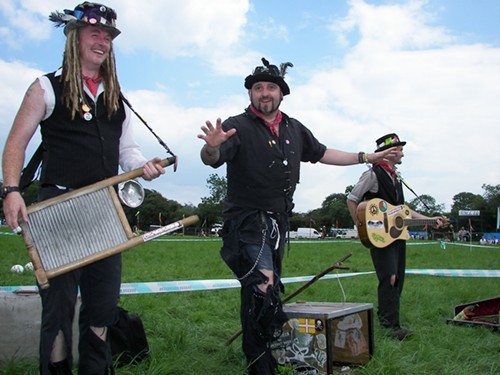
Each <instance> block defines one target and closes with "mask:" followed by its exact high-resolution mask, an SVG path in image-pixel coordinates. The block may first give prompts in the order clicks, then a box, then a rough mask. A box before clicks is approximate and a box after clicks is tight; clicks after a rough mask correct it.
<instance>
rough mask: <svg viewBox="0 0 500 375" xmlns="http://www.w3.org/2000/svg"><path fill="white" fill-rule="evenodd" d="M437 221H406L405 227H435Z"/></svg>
mask: <svg viewBox="0 0 500 375" xmlns="http://www.w3.org/2000/svg"><path fill="white" fill-rule="evenodd" d="M434 224H436V220H434V219H405V225H406V226H407V227H415V226H418V225H434Z"/></svg>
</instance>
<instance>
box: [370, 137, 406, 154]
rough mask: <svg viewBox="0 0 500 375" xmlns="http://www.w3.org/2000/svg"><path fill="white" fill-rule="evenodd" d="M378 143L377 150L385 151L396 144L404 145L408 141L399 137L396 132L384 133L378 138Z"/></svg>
mask: <svg viewBox="0 0 500 375" xmlns="http://www.w3.org/2000/svg"><path fill="white" fill-rule="evenodd" d="M376 143H377V149H376V150H375V152H380V151H384V150H387V149H388V148H391V147H395V146H404V145H405V144H406V142H404V141H400V140H399V137H398V135H397V134H396V133H390V134H387V135H384V136H383V137H380V138H379V139H377V141H376Z"/></svg>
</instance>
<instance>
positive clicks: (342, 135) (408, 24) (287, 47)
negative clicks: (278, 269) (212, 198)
mask: <svg viewBox="0 0 500 375" xmlns="http://www.w3.org/2000/svg"><path fill="white" fill-rule="evenodd" d="M2 4H3V5H2V7H1V8H0V79H1V82H2V85H1V87H0V144H1V145H2V148H3V145H4V143H5V139H6V136H7V134H8V131H9V128H10V126H11V124H12V121H13V119H14V116H15V114H16V111H17V109H18V108H19V105H20V103H21V101H22V98H23V95H24V93H25V91H26V89H27V87H28V86H29V84H30V83H31V82H32V81H33V80H34V79H36V77H38V76H40V75H41V74H44V73H45V72H49V71H52V70H55V69H57V68H58V67H59V66H60V64H61V61H62V52H63V47H64V41H65V37H64V35H63V32H62V30H61V29H56V28H54V27H53V25H52V24H51V22H50V21H48V19H47V17H48V14H49V13H50V12H51V11H54V10H59V11H62V10H63V9H65V8H73V7H74V6H75V5H76V4H77V3H76V2H75V3H70V2H68V1H56V0H53V1H51V0H46V1H38V0H24V1H14V0H4V1H3V2H2ZM106 4H107V5H109V6H111V7H113V8H115V10H116V11H117V13H118V20H117V24H118V28H120V29H121V30H122V34H121V35H120V36H119V37H118V38H117V39H116V40H115V51H116V58H117V64H118V73H119V77H120V82H121V85H122V88H123V90H124V91H125V92H126V94H127V95H128V97H129V99H130V101H131V103H132V105H133V106H134V108H135V109H136V110H137V111H138V112H139V113H140V114H141V115H142V117H144V118H145V119H146V120H147V122H148V123H149V125H150V126H151V127H152V128H153V129H154V130H155V132H156V133H157V134H158V135H159V136H160V137H161V138H162V139H163V140H164V141H165V142H166V143H167V144H168V145H169V147H170V148H171V149H172V150H173V151H174V152H175V153H177V154H178V155H179V158H180V164H179V169H178V171H177V172H176V173H175V174H174V173H172V170H171V169H170V170H169V171H168V173H167V175H165V176H162V177H161V178H160V179H157V180H156V181H154V182H151V183H144V184H143V185H144V187H145V188H148V189H154V190H157V191H159V192H160V193H161V194H162V195H163V196H165V197H166V198H169V199H173V200H176V201H178V202H180V203H183V204H186V203H191V204H194V205H197V204H198V203H199V202H200V199H201V197H204V196H207V195H208V194H209V192H208V189H207V186H206V179H207V178H208V176H209V174H211V173H218V174H220V175H224V174H225V169H224V168H219V169H217V170H213V169H212V168H210V167H206V166H204V165H203V164H202V163H201V161H200V159H199V150H200V148H201V146H202V145H203V142H202V141H201V140H199V139H198V138H197V137H196V135H197V134H199V133H200V127H201V126H202V125H203V124H204V121H205V120H207V119H210V120H215V119H216V118H217V117H221V118H223V119H225V118H227V117H229V116H231V115H235V114H237V113H240V112H241V111H242V110H243V109H244V108H245V107H246V106H247V104H248V96H247V93H246V90H245V89H244V87H243V81H244V78H245V76H246V75H248V74H249V73H250V72H251V71H252V70H253V68H254V67H255V66H256V65H260V59H261V57H263V56H265V57H266V58H267V59H268V60H270V61H271V62H272V63H274V64H276V65H278V64H279V63H281V62H285V61H290V62H292V63H293V64H294V67H293V68H291V69H289V71H288V75H287V81H288V83H289V85H290V88H291V95H289V96H287V97H286V98H285V101H284V102H283V104H282V110H283V111H284V112H286V113H287V114H289V115H290V116H292V117H295V118H297V119H299V120H300V121H301V122H303V123H304V124H305V125H306V126H307V127H309V128H310V129H311V130H312V131H313V133H314V134H315V135H316V137H317V138H318V139H319V140H320V141H321V142H323V143H324V144H326V145H327V146H329V147H332V148H338V149H342V150H346V151H356V152H357V151H360V150H364V151H373V149H374V148H375V139H377V138H378V137H380V136H382V135H384V134H386V133H390V132H396V133H398V134H399V135H400V137H401V138H402V139H403V140H406V141H407V142H408V143H407V145H406V146H405V150H404V152H405V158H404V159H403V164H402V165H401V167H400V171H401V173H402V175H403V176H404V177H405V179H406V181H407V183H408V184H409V185H410V186H411V187H412V188H413V190H414V191H415V192H417V193H418V194H429V195H431V196H433V197H434V198H435V199H436V202H437V203H438V204H441V203H442V204H445V208H446V209H447V210H449V209H450V208H451V207H450V206H451V202H452V198H453V196H454V195H455V194H457V193H460V192H472V193H475V194H481V193H482V192H483V190H482V189H481V186H482V185H483V184H493V185H496V184H499V183H500V168H499V167H498V166H499V165H500V153H499V152H498V150H499V142H500V130H499V129H500V126H499V125H500V105H499V104H498V102H499V98H500V22H498V20H499V19H500V1H497V0H476V1H468V0H428V1H423V0H420V1H418V0H414V1H402V0H401V1H398V0H393V1H382V0H379V1H370V0H365V1H362V0H352V1H344V0H335V1H334V0H309V1H303V0H256V1H248V0H210V1H207V0H185V1H173V0H151V1H141V2H138V1H131V0H109V1H107V2H106ZM134 128H135V132H136V136H137V140H138V142H139V143H140V144H141V146H142V148H143V152H144V154H145V155H146V156H147V157H148V158H152V157H154V156H157V155H159V156H162V157H163V156H166V154H165V152H164V150H163V149H162V148H161V146H160V145H159V144H158V143H157V142H156V139H155V138H154V137H153V136H152V135H151V134H149V133H148V131H147V130H146V129H145V128H144V126H143V125H142V124H141V123H140V122H139V121H138V120H134ZM38 141H39V139H34V140H33V142H32V144H30V148H29V149H28V154H29V155H27V157H29V156H30V155H31V153H32V152H33V150H34V149H35V147H36V145H37V143H38ZM365 168H366V167H365V166H362V165H357V166H351V167H332V166H325V165H311V164H303V167H302V174H301V183H300V185H299V186H298V189H297V192H296V195H295V203H296V211H299V212H306V211H308V210H311V209H315V208H318V207H320V205H321V203H322V202H323V200H324V199H325V198H326V196H328V195H329V194H332V193H343V192H344V190H345V187H346V186H347V185H351V184H354V183H355V182H356V181H357V179H358V177H359V175H360V174H361V173H362V172H363V171H364V169H365ZM406 198H407V200H410V199H412V198H413V195H412V194H411V193H410V192H408V191H407V192H406Z"/></svg>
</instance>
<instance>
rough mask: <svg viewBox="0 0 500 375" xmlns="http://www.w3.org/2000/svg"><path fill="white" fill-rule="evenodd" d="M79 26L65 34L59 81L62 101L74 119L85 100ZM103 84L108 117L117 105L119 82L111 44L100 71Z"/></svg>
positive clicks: (80, 110) (85, 102)
mask: <svg viewBox="0 0 500 375" xmlns="http://www.w3.org/2000/svg"><path fill="white" fill-rule="evenodd" d="M78 30H79V28H76V29H73V30H69V31H68V34H67V35H66V37H67V38H66V46H65V48H64V57H63V72H62V76H61V81H62V83H63V103H64V104H65V105H66V107H67V108H68V109H69V110H70V111H71V118H72V119H74V118H75V116H76V113H77V112H79V113H81V112H82V104H86V105H87V106H88V105H89V103H88V102H87V98H86V95H85V93H84V90H83V83H82V67H81V64H80V55H79V39H78ZM100 74H101V77H102V82H103V84H104V87H105V90H104V94H103V95H104V105H105V106H106V109H107V112H108V118H111V115H112V114H113V113H114V112H116V110H117V109H118V107H119V98H120V84H119V83H118V77H117V76H116V62H115V54H114V51H113V45H111V49H110V50H109V54H108V58H107V59H106V60H105V61H104V63H103V64H102V66H101V71H100Z"/></svg>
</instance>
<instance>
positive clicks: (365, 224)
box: [357, 198, 411, 249]
mask: <svg viewBox="0 0 500 375" xmlns="http://www.w3.org/2000/svg"><path fill="white" fill-rule="evenodd" d="M357 211H358V212H357V214H358V220H359V222H358V233H359V238H360V240H361V243H362V244H363V245H364V246H366V247H368V248H372V247H377V248H380V249H381V248H384V247H387V246H388V245H390V244H391V243H393V242H394V241H396V240H408V239H409V238H410V233H409V232H408V227H407V221H408V220H411V211H410V209H409V208H408V206H405V205H404V204H402V205H398V206H393V205H391V204H389V203H387V202H386V201H385V200H383V199H379V198H374V199H371V200H369V201H365V202H361V203H360V204H359V205H358V209H357Z"/></svg>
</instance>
